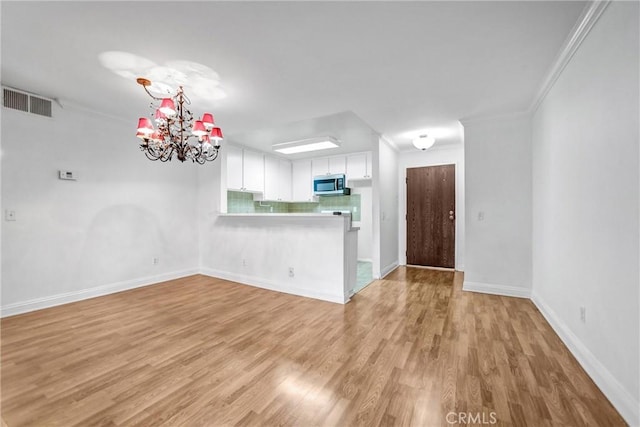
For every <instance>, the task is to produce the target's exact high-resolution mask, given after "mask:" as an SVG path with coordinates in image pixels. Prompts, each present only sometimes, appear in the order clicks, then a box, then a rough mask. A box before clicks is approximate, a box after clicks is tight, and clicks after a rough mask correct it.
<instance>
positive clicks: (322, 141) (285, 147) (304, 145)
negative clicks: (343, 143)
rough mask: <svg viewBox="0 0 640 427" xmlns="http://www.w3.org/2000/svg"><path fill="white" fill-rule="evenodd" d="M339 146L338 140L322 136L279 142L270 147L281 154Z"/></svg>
mask: <svg viewBox="0 0 640 427" xmlns="http://www.w3.org/2000/svg"><path fill="white" fill-rule="evenodd" d="M339 146H340V141H338V140H337V139H335V138H333V137H331V136H322V137H319V138H309V139H302V140H299V141H291V142H283V143H281V144H273V145H272V146H271V148H273V151H277V152H278V153H282V154H296V153H305V152H307V151H318V150H326V149H329V148H336V147H339Z"/></svg>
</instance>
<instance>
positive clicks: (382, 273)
mask: <svg viewBox="0 0 640 427" xmlns="http://www.w3.org/2000/svg"><path fill="white" fill-rule="evenodd" d="M396 268H398V261H394V262H392V263H391V264H389V265H386V266H385V267H383V268H382V269H381V270H380V278H382V279H384V278H385V277H386V276H387V275H388V274H389V273H391V272H392V271H393V270H395V269H396Z"/></svg>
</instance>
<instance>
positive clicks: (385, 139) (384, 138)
mask: <svg viewBox="0 0 640 427" xmlns="http://www.w3.org/2000/svg"><path fill="white" fill-rule="evenodd" d="M376 135H378V139H379V140H382V141H383V142H384V143H385V144H387V145H388V146H389V147H390V148H391V149H392V150H393V151H396V152H399V151H400V147H398V144H396V142H395V141H394V140H393V139H391V138H389V137H388V136H386V135H384V134H382V133H377V132H376Z"/></svg>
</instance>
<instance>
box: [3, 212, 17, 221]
mask: <svg viewBox="0 0 640 427" xmlns="http://www.w3.org/2000/svg"><path fill="white" fill-rule="evenodd" d="M4 220H5V221H15V220H16V211H10V210H9V209H7V210H5V211H4Z"/></svg>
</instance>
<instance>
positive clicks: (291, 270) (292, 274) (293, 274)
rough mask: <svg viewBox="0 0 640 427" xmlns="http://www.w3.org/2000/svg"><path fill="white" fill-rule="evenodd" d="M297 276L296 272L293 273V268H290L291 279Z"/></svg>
mask: <svg viewBox="0 0 640 427" xmlns="http://www.w3.org/2000/svg"><path fill="white" fill-rule="evenodd" d="M293 276H295V272H294V271H293V267H289V277H293Z"/></svg>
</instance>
